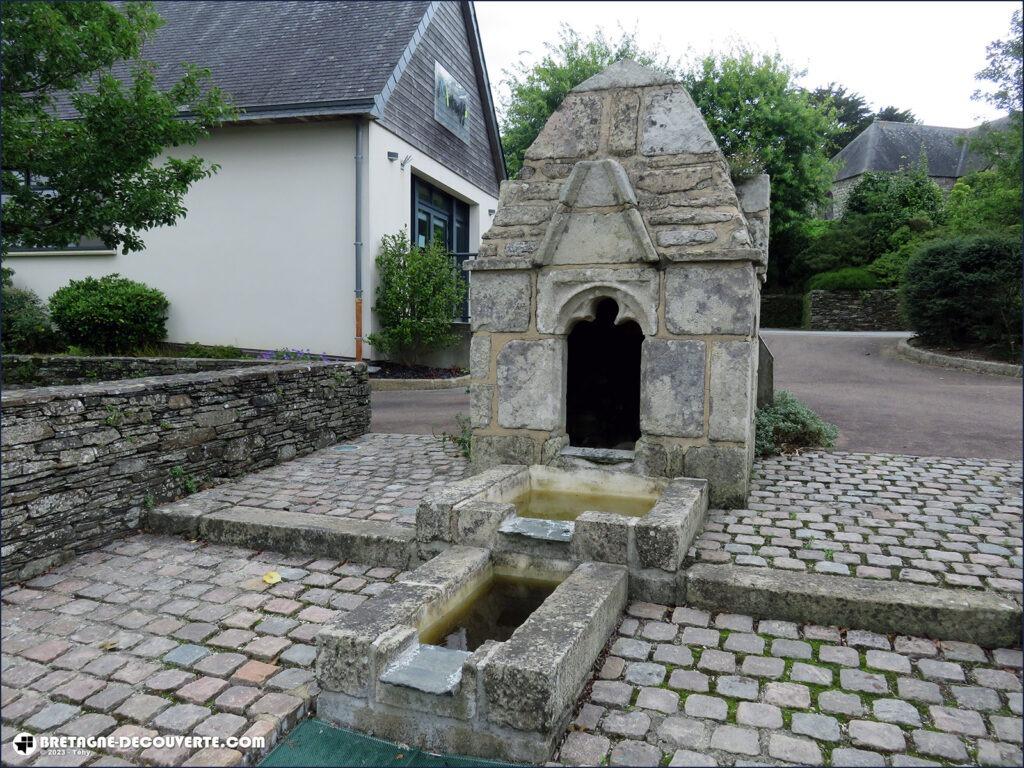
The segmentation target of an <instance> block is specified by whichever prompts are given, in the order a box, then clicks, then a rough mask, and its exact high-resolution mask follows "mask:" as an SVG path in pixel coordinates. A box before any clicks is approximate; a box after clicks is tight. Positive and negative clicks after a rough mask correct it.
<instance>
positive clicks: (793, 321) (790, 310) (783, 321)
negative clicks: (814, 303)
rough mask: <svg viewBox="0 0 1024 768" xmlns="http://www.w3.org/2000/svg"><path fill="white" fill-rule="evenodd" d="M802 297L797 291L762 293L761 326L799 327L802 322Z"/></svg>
mask: <svg viewBox="0 0 1024 768" xmlns="http://www.w3.org/2000/svg"><path fill="white" fill-rule="evenodd" d="M803 317H804V297H803V295H802V294H799V293H774V294H773V293H762V294H761V327H762V328H799V327H800V326H801V325H802V324H803Z"/></svg>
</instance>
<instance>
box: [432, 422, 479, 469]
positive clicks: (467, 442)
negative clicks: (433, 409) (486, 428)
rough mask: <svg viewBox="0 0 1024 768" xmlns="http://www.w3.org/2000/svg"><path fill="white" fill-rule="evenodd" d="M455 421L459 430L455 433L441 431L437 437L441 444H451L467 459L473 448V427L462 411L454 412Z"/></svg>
mask: <svg viewBox="0 0 1024 768" xmlns="http://www.w3.org/2000/svg"><path fill="white" fill-rule="evenodd" d="M455 423H456V424H457V425H458V428H459V431H458V432H457V433H456V434H452V433H451V432H442V433H441V435H440V438H439V439H440V441H441V444H442V445H449V444H450V445H452V446H453V447H455V448H456V449H457V450H458V451H459V453H461V454H462V455H463V456H464V457H465V458H467V459H468V458H470V454H471V453H472V450H473V427H472V426H471V425H470V423H469V417H468V416H466V415H465V414H464V413H459V414H456V416H455Z"/></svg>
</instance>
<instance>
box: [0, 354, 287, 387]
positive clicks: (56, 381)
mask: <svg viewBox="0 0 1024 768" xmlns="http://www.w3.org/2000/svg"><path fill="white" fill-rule="evenodd" d="M266 364H267V361H266V360H255V359H243V360H217V359H213V358H191V357H86V356H78V355H4V358H3V382H4V384H5V385H12V384H13V385H17V386H38V387H51V386H58V385H62V384H92V383H95V382H99V381H115V380H117V379H136V378H140V377H143V376H173V375H175V374H178V373H197V372H198V371H223V370H226V369H229V368H245V367H248V366H255V365H266Z"/></svg>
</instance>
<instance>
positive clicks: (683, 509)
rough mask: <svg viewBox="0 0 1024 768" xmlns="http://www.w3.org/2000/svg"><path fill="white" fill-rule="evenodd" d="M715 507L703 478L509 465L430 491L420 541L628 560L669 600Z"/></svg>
mask: <svg viewBox="0 0 1024 768" xmlns="http://www.w3.org/2000/svg"><path fill="white" fill-rule="evenodd" d="M537 495H542V496H543V498H544V504H543V505H542V506H544V507H546V508H547V510H545V511H550V510H551V507H552V506H555V507H557V506H558V504H559V499H561V500H562V501H561V504H562V506H563V508H564V509H563V510H561V511H559V510H558V509H555V514H550V515H548V517H547V518H545V517H540V516H536V514H535V510H533V509H530V507H531V504H530V502H531V500H532V498H534V497H536V496H537ZM707 506H708V483H707V481H706V480H704V479H694V478H686V477H681V478H674V479H666V478H660V477H646V476H644V475H638V474H635V473H632V472H619V471H614V470H608V469H598V468H572V469H560V468H556V467H552V466H544V465H530V466H527V465H522V464H509V465H502V466H498V467H495V468H493V469H490V470H487V471H485V472H482V473H480V474H478V475H475V476H473V477H470V478H467V479H465V480H462V481H459V482H456V483H451V484H449V485H447V486H445V487H444V488H441V489H438V490H437V491H435V492H433V493H431V494H429V495H428V496H427V497H425V498H424V499H423V501H422V502H421V503H420V507H419V509H418V510H417V514H416V527H417V541H418V544H419V546H420V551H421V555H422V556H424V557H426V556H428V555H429V554H432V553H435V552H437V551H440V550H441V549H443V548H444V547H445V546H448V545H451V544H469V545H472V546H479V547H488V548H491V549H493V550H494V551H496V552H504V553H513V554H518V555H522V556H525V557H527V558H530V559H531V560H532V561H534V562H538V563H540V562H567V563H581V562H586V561H596V562H604V563H615V564H618V565H625V566H627V567H628V568H629V574H630V593H631V595H632V596H633V597H634V598H636V599H645V600H655V601H658V602H666V601H671V600H672V599H674V598H675V597H676V592H677V586H676V581H677V579H676V577H677V574H678V571H679V568H680V566H681V564H682V561H683V558H684V557H685V556H686V552H687V550H688V549H689V546H690V543H691V542H692V540H693V538H694V536H695V535H696V533H697V532H698V531H699V530H700V527H701V525H702V524H703V521H704V516H705V514H706V512H707ZM552 517H555V518H562V519H550V518H552Z"/></svg>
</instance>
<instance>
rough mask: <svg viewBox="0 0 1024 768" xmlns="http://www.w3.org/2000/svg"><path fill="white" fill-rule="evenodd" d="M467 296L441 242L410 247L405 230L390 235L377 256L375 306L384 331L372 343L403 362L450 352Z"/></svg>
mask: <svg viewBox="0 0 1024 768" xmlns="http://www.w3.org/2000/svg"><path fill="white" fill-rule="evenodd" d="M465 295H466V281H465V279H464V278H463V277H462V274H461V273H460V272H458V271H457V270H456V267H455V264H454V262H453V260H452V257H451V254H450V253H448V251H447V250H446V249H445V248H444V246H442V245H441V244H440V243H439V242H434V243H431V244H430V245H428V246H427V247H425V248H419V247H416V246H410V245H409V239H408V237H407V236H406V234H405V230H404V229H403V230H402V231H401V232H399V233H398V234H397V235H385V236H384V237H383V238H382V240H381V244H380V251H379V253H378V254H377V296H376V302H375V304H374V310H375V311H376V313H377V320H378V323H379V327H380V330H379V331H377V333H373V334H371V335H370V336H369V341H370V343H371V344H372V345H373V346H374V347H375V348H376V349H377V350H378V351H380V352H383V353H384V354H386V355H393V356H395V357H396V358H397V359H398V360H399V361H400V362H402V363H410V362H412V360H413V359H414V358H415V357H416V356H417V355H419V354H422V353H424V352H428V351H430V350H434V349H443V348H444V347H449V346H451V345H452V344H454V343H455V342H456V340H457V339H458V337H457V336H456V335H455V333H454V332H453V330H452V322H453V320H454V318H455V311H456V308H457V307H458V306H459V304H460V302H461V301H462V299H463V297H464V296H465Z"/></svg>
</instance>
